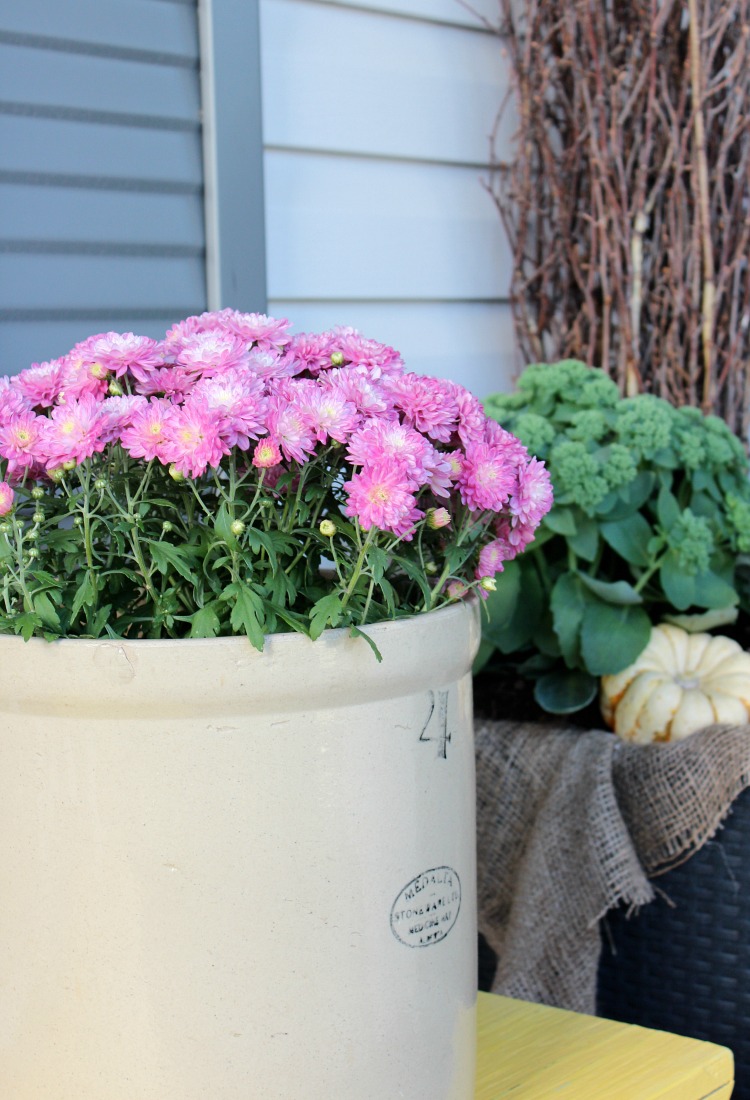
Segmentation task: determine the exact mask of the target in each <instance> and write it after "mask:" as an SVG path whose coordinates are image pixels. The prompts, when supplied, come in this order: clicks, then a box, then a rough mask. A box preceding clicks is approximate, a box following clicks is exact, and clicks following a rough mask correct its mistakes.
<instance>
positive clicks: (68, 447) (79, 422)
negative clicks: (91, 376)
mask: <svg viewBox="0 0 750 1100" xmlns="http://www.w3.org/2000/svg"><path fill="white" fill-rule="evenodd" d="M104 426H105V424H104V420H103V417H102V402H101V401H97V400H96V398H95V397H94V396H93V394H90V393H84V394H83V395H82V396H81V397H79V398H72V399H71V400H68V401H66V402H65V404H64V405H58V406H57V407H56V408H54V409H53V410H52V413H51V415H50V417H49V419H48V420H47V421H46V424H45V427H44V432H43V436H42V439H41V441H40V445H39V449H40V457H41V458H42V460H43V462H44V464H45V465H46V467H47V469H48V470H52V469H55V468H56V467H57V466H62V465H63V464H64V463H66V462H75V463H76V465H78V464H79V463H81V462H83V461H84V460H85V459H87V458H91V456H92V455H93V454H96V453H98V452H100V451H103V450H104V447H105V443H106V440H105V438H104V433H103V428H104Z"/></svg>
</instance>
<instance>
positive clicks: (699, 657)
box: [601, 624, 750, 744]
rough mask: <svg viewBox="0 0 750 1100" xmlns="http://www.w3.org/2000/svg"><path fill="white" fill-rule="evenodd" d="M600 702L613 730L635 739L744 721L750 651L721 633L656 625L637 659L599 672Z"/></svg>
mask: <svg viewBox="0 0 750 1100" xmlns="http://www.w3.org/2000/svg"><path fill="white" fill-rule="evenodd" d="M601 708H602V714H603V716H604V720H605V721H606V722H607V724H608V725H609V726H610V727H611V728H612V729H614V731H615V733H617V734H619V736H620V737H622V738H624V739H625V740H626V741H634V742H636V743H638V744H645V743H648V742H651V741H679V740H681V739H682V738H683V737H687V736H688V734H690V733H694V732H695V730H698V729H701V728H702V727H703V726H710V725H712V724H713V723H715V722H722V723H724V722H725V723H731V724H740V723H745V722H748V721H750V653H746V652H745V651H744V650H743V649H742V647H741V646H740V645H738V644H737V642H735V641H733V640H732V639H731V638H725V637H723V636H722V635H718V636H713V635H711V634H688V632H687V631H685V630H682V629H681V628H680V627H678V626H671V625H669V624H664V625H662V626H655V627H654V628H653V629H652V631H651V639H650V641H649V643H648V645H647V646H646V648H645V649H644V650H643V652H642V653H641V655H640V657H639V658H638V659H637V661H635V662H634V663H633V664H632V665H630V666H629V667H628V668H626V669H623V671H622V672H617V673H615V674H614V675H613V676H603V677H602V683H601Z"/></svg>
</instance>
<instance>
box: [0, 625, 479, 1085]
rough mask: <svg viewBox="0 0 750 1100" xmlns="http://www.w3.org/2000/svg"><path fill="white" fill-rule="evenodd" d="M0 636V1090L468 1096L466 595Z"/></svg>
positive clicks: (470, 794)
mask: <svg viewBox="0 0 750 1100" xmlns="http://www.w3.org/2000/svg"><path fill="white" fill-rule="evenodd" d="M368 632H369V633H370V635H371V636H372V638H373V639H374V641H375V642H376V644H377V646H378V648H379V649H380V651H381V653H382V656H383V661H382V663H381V664H378V663H377V661H376V660H375V657H374V656H373V653H372V651H371V649H370V648H369V646H368V645H367V643H366V642H365V641H364V640H362V639H361V638H351V637H350V636H349V634H348V632H347V631H342V630H333V631H329V632H327V633H326V634H325V635H324V636H323V637H322V638H321V639H320V640H319V641H317V642H315V643H311V642H310V641H309V640H308V639H306V638H304V637H302V636H300V635H296V634H284V635H274V636H272V637H270V638H268V639H267V642H266V648H265V650H264V652H263V653H258V652H257V651H255V650H253V649H252V648H251V646H250V644H249V642H248V641H247V639H246V638H227V639H212V640H191V641H174V642H172V641H163V642H158V641H157V642H150V641H134V642H121V641H86V640H80V641H62V642H55V643H51V644H50V643H47V642H44V641H42V640H36V639H35V640H32V641H31V642H29V643H24V642H23V641H22V640H20V639H18V638H10V637H2V638H0V683H1V684H2V692H1V695H0V706H1V707H2V710H3V715H2V729H1V730H0V898H1V900H0V1095H1V1096H3V1097H8V1098H12V1100H206V1098H207V1097H210V1098H211V1100H344V1098H346V1100H395V1098H397V1097H403V1098H405V1100H423V1098H424V1100H428V1098H429V1100H470V1098H471V1097H473V1095H474V1092H473V1076H474V1051H475V1031H474V1010H475V1000H476V915H475V856H474V851H475V819H474V756H473V744H472V724H471V717H472V713H471V678H470V668H471V662H472V658H473V656H474V652H475V650H476V647H477V644H478V633H479V626H478V616H477V612H476V607H474V606H472V605H471V604H461V605H455V606H453V607H450V608H446V609H443V610H440V611H437V612H433V613H432V614H430V615H422V616H415V617H413V618H410V619H403V620H400V621H398V622H395V623H388V624H379V625H377V626H375V627H370V628H368Z"/></svg>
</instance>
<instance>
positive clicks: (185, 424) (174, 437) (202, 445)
mask: <svg viewBox="0 0 750 1100" xmlns="http://www.w3.org/2000/svg"><path fill="white" fill-rule="evenodd" d="M231 449H232V448H231V447H230V446H229V444H228V443H227V442H226V440H225V439H223V438H222V435H221V422H220V420H219V419H218V418H217V417H216V416H214V415H213V414H212V413H210V412H208V411H207V410H205V409H203V408H201V407H200V406H198V405H189V406H188V405H183V406H181V407H179V408H174V409H173V410H172V416H171V417H170V418H169V420H168V422H167V423H166V425H165V426H164V438H163V442H162V443H161V445H160V448H159V458H160V459H161V461H162V462H163V463H164V464H165V465H171V466H173V467H174V469H175V470H176V471H177V472H178V473H180V474H183V475H184V476H185V477H192V478H196V477H200V476H201V474H204V473H205V472H206V470H207V469H208V468H209V467H211V468H212V469H216V468H217V467H218V466H219V465H220V463H221V460H222V458H224V456H225V455H228V454H229V452H230V451H231Z"/></svg>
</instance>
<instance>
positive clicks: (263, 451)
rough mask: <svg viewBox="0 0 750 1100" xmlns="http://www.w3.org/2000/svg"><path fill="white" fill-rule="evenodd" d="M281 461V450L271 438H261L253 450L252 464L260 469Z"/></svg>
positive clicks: (265, 468)
mask: <svg viewBox="0 0 750 1100" xmlns="http://www.w3.org/2000/svg"><path fill="white" fill-rule="evenodd" d="M280 462H281V451H280V450H279V447H278V444H277V443H275V442H274V440H273V439H261V440H260V442H259V443H257V444H256V446H255V450H254V451H253V466H257V467H258V469H260V470H270V469H271V467H272V466H278V465H279V464H280Z"/></svg>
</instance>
